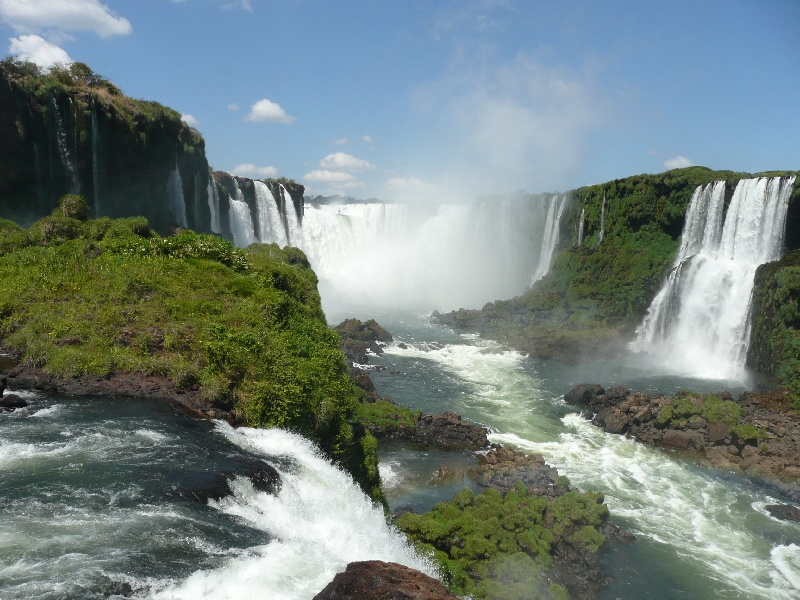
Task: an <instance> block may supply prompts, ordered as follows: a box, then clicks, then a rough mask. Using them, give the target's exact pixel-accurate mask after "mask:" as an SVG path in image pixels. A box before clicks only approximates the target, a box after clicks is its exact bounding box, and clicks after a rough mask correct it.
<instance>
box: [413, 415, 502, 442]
mask: <svg viewBox="0 0 800 600" xmlns="http://www.w3.org/2000/svg"><path fill="white" fill-rule="evenodd" d="M408 433H409V435H408V437H409V441H411V442H415V443H419V444H425V445H431V446H436V447H438V448H443V449H446V450H449V449H461V448H467V449H470V450H476V449H478V448H485V447H486V446H488V445H489V440H488V438H487V437H486V434H487V431H486V428H484V427H481V426H480V425H470V424H469V423H467V422H466V421H463V420H462V419H461V415H459V414H457V413H454V412H451V411H449V410H448V411H445V412H444V413H442V414H441V415H421V416H420V418H419V420H418V421H417V422H416V424H415V426H414V429H413V431H410V432H408Z"/></svg>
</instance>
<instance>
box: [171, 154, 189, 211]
mask: <svg viewBox="0 0 800 600" xmlns="http://www.w3.org/2000/svg"><path fill="white" fill-rule="evenodd" d="M167 194H168V196H169V209H170V211H172V215H173V216H174V217H175V221H177V223H178V225H180V226H181V227H188V226H189V223H188V221H187V220H186V200H185V199H184V197H183V182H182V181H181V172H180V170H179V169H178V159H177V157H176V158H175V170H173V171H172V173H170V175H169V180H168V181H167Z"/></svg>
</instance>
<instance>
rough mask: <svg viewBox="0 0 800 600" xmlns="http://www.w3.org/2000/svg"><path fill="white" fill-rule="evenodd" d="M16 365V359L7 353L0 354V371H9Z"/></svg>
mask: <svg viewBox="0 0 800 600" xmlns="http://www.w3.org/2000/svg"><path fill="white" fill-rule="evenodd" d="M16 366H17V361H15V360H14V359H13V358H11V357H10V356H8V355H7V354H0V371H10V370H11V369H13V368H14V367H16Z"/></svg>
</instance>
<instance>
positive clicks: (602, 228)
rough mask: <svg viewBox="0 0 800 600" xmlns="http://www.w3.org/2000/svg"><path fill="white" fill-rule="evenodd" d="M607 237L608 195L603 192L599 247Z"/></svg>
mask: <svg viewBox="0 0 800 600" xmlns="http://www.w3.org/2000/svg"><path fill="white" fill-rule="evenodd" d="M605 235H606V193H605V192H603V205H602V206H601V207H600V237H599V238H598V239H597V245H598V246H599V245H600V244H602V243H603V238H604V237H605Z"/></svg>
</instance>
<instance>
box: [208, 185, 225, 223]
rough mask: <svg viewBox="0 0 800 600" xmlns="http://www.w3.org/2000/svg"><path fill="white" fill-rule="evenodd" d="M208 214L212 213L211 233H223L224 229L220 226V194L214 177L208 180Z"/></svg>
mask: <svg viewBox="0 0 800 600" xmlns="http://www.w3.org/2000/svg"><path fill="white" fill-rule="evenodd" d="M208 212H210V213H211V231H213V232H214V233H222V227H220V224H219V192H218V191H217V182H216V181H215V180H214V178H213V177H209V178H208Z"/></svg>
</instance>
